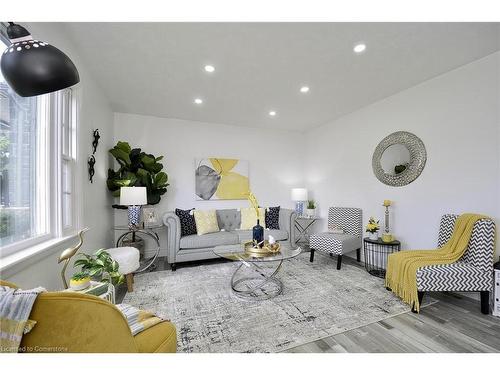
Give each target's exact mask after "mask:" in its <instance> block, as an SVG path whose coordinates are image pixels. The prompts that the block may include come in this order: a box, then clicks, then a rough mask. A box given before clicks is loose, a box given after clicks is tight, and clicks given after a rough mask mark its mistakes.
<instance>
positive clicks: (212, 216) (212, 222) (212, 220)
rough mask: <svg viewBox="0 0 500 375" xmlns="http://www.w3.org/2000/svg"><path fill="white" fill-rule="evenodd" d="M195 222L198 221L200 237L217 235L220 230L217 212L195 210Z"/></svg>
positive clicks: (197, 228)
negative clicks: (209, 234)
mask: <svg viewBox="0 0 500 375" xmlns="http://www.w3.org/2000/svg"><path fill="white" fill-rule="evenodd" d="M194 220H195V221H196V231H197V232H198V236H201V235H202V234H207V233H216V232H219V230H220V229H219V223H218V222H217V214H216V213H215V210H207V211H202V210H194Z"/></svg>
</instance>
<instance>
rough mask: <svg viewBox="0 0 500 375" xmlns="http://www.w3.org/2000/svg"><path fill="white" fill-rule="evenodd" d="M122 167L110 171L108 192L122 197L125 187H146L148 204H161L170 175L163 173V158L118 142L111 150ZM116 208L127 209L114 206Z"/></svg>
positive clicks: (107, 182)
mask: <svg viewBox="0 0 500 375" xmlns="http://www.w3.org/2000/svg"><path fill="white" fill-rule="evenodd" d="M109 153H110V154H111V155H113V157H114V158H115V160H116V161H117V162H118V164H119V165H120V167H119V168H118V170H116V171H115V170H113V169H111V168H110V169H108V179H107V181H106V184H107V187H108V190H109V191H111V194H112V195H113V197H119V196H120V188H121V187H124V186H145V187H146V191H147V198H148V204H150V205H154V204H157V203H159V202H160V199H161V196H162V195H163V194H165V193H166V192H167V186H168V185H169V184H168V175H167V174H166V173H165V172H163V171H162V169H163V164H161V163H159V161H160V160H162V159H163V156H158V157H155V156H154V155H152V154H147V153H145V152H143V151H141V149H140V148H132V147H130V145H129V144H128V143H127V142H118V143H117V144H116V146H115V147H113V148H112V149H111V150H109ZM113 207H115V208H126V207H122V206H119V205H113Z"/></svg>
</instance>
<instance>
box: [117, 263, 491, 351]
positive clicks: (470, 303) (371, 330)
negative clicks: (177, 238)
mask: <svg viewBox="0 0 500 375" xmlns="http://www.w3.org/2000/svg"><path fill="white" fill-rule="evenodd" d="M345 263H346V264H351V265H356V266H360V267H362V266H361V265H360V264H358V263H357V262H356V261H355V260H353V259H350V258H347V259H346V260H345ZM197 264H199V263H198V262H192V263H191V264H189V265H186V266H190V265H197ZM158 266H159V267H158V269H157V270H164V269H165V267H164V264H163V262H162V261H159V262H158ZM125 292H126V287H125V288H123V287H120V288H119V289H118V290H117V296H116V297H117V298H116V299H117V303H119V302H118V301H121V300H122V299H123V296H124V295H125ZM430 296H432V297H433V298H434V299H436V300H437V302H436V303H433V304H432V305H429V306H425V307H423V308H422V309H421V311H420V314H414V313H412V312H408V313H405V314H401V315H398V316H395V317H392V318H388V319H385V320H382V321H379V322H376V323H372V324H368V325H366V326H363V327H360V328H356V329H353V330H350V331H347V332H344V333H339V334H337V335H333V336H329V337H327V338H324V339H321V340H317V341H314V342H311V343H308V344H304V345H300V346H297V347H295V348H292V349H289V350H287V351H286V352H289V353H346V352H349V353H421V352H425V353H428V352H437V353H456V352H459V353H466V352H488V353H489V352H495V353H498V352H500V318H497V317H494V316H492V315H483V314H481V312H480V303H479V301H478V300H474V299H472V298H469V297H464V296H462V295H459V294H454V293H431V294H430ZM424 303H425V300H424Z"/></svg>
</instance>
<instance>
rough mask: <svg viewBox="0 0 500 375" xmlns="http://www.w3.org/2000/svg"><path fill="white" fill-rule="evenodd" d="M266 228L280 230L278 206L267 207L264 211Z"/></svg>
mask: <svg viewBox="0 0 500 375" xmlns="http://www.w3.org/2000/svg"><path fill="white" fill-rule="evenodd" d="M266 228H267V229H280V206H278V207H268V208H267V210H266Z"/></svg>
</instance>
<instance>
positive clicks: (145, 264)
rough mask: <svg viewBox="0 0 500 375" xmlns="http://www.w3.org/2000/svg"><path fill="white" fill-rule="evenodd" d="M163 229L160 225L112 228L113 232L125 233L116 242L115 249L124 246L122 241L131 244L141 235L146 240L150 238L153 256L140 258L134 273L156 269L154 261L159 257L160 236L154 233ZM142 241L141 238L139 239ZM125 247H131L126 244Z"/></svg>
mask: <svg viewBox="0 0 500 375" xmlns="http://www.w3.org/2000/svg"><path fill="white" fill-rule="evenodd" d="M162 227H163V224H162V223H159V224H156V225H151V226H147V227H129V226H125V225H117V226H115V227H113V229H114V230H122V231H125V233H123V234H121V235H120V237H118V240H117V241H116V247H121V246H124V244H123V242H124V240H128V241H131V242H132V243H134V242H136V241H137V238H141V235H144V236H146V237H148V238H151V239H152V240H153V241H154V243H155V245H156V249H155V254H154V256H153V257H152V258H145V257H143V256H141V259H140V261H139V262H140V264H141V265H140V267H139V269H138V270H137V271H135V272H134V273H139V272H144V271H152V270H155V269H156V267H157V266H156V264H155V262H156V259H157V258H158V256H159V255H160V236H159V235H158V233H156V230H158V229H160V228H162ZM141 239H142V240H143V238H141ZM127 246H133V245H132V244H128V245H127Z"/></svg>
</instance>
